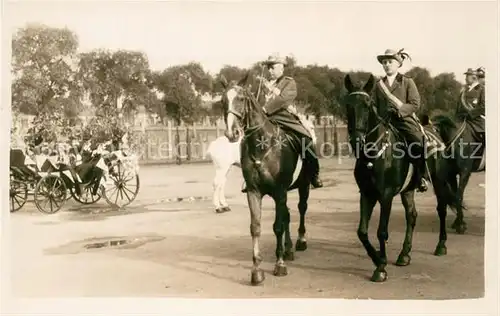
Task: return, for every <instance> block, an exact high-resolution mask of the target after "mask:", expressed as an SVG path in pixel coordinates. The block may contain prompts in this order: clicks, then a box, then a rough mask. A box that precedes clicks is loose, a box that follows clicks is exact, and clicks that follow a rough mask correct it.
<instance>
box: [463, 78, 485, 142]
mask: <svg viewBox="0 0 500 316" xmlns="http://www.w3.org/2000/svg"><path fill="white" fill-rule="evenodd" d="M483 74H484V73H483ZM464 75H465V82H466V84H465V86H464V87H463V88H462V90H461V91H460V97H459V101H458V104H457V110H456V116H457V117H458V118H459V119H461V120H464V121H465V122H466V123H467V124H468V125H469V126H470V127H471V128H472V130H473V132H474V135H475V138H477V140H478V141H481V142H482V144H483V147H484V145H485V87H484V85H482V84H480V82H479V80H478V79H479V78H478V77H479V76H480V74H479V73H478V71H477V70H473V69H472V68H469V69H467V71H466V72H465V73H464ZM483 77H484V75H483Z"/></svg>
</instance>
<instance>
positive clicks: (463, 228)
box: [455, 223, 467, 235]
mask: <svg viewBox="0 0 500 316" xmlns="http://www.w3.org/2000/svg"><path fill="white" fill-rule="evenodd" d="M455 231H456V232H457V234H460V235H463V234H465V232H466V231H467V225H466V224H465V223H462V224H458V225H457V227H455Z"/></svg>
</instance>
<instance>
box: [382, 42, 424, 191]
mask: <svg viewBox="0 0 500 316" xmlns="http://www.w3.org/2000/svg"><path fill="white" fill-rule="evenodd" d="M408 57H409V55H408V54H407V53H405V52H403V50H402V49H401V50H399V51H395V50H392V49H387V50H386V51H385V53H384V54H381V55H378V56H377V60H378V62H379V63H381V64H382V66H383V68H384V71H385V73H386V75H385V76H384V77H383V78H381V79H380V80H379V81H378V82H377V84H376V87H375V90H374V99H375V102H376V106H377V111H378V114H379V115H380V116H381V117H390V119H391V124H392V125H393V126H394V127H395V128H396V129H397V130H398V131H399V132H401V133H402V134H403V136H404V138H405V139H406V142H407V143H408V149H409V150H408V151H409V153H410V160H411V161H412V163H413V164H414V165H415V167H416V168H415V169H416V170H415V171H416V174H417V177H418V179H419V182H420V183H419V186H418V191H420V192H424V191H427V181H426V179H425V175H426V172H425V169H426V168H425V149H424V145H425V144H424V135H423V132H422V129H421V128H422V127H421V126H420V124H419V122H418V118H417V116H416V112H417V110H418V109H419V107H420V94H419V92H418V90H417V86H416V85H415V82H414V81H413V79H412V78H410V77H407V76H405V75H403V74H401V73H399V68H400V67H401V66H402V65H403V62H404V60H405V59H406V58H408Z"/></svg>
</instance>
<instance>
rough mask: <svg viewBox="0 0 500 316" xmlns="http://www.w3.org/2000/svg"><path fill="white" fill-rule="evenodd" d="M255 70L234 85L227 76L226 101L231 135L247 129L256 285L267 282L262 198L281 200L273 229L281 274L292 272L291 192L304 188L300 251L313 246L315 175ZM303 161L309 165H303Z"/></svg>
mask: <svg viewBox="0 0 500 316" xmlns="http://www.w3.org/2000/svg"><path fill="white" fill-rule="evenodd" d="M248 76H249V74H247V76H246V77H245V78H243V79H242V80H241V81H240V82H239V83H238V84H231V85H230V84H228V83H227V80H226V79H225V78H224V77H222V78H221V82H222V85H223V87H224V90H225V91H224V94H223V98H222V103H223V105H224V110H225V114H226V115H227V124H226V136H227V137H228V138H229V140H230V141H237V140H238V139H239V134H238V133H237V131H239V130H242V131H243V133H244V135H243V139H242V140H241V147H240V148H241V161H240V162H241V163H240V165H241V169H242V172H243V177H244V179H245V182H246V185H247V199H248V206H249V208H250V218H251V220H250V233H251V235H252V242H253V268H252V274H251V284H252V285H257V284H260V283H261V282H263V281H264V273H263V271H262V270H261V268H260V264H261V262H262V256H261V254H260V244H259V242H260V235H261V214H262V198H263V197H264V196H265V195H269V196H270V197H271V198H272V199H273V200H274V202H275V205H276V208H275V220H274V224H273V231H274V234H275V236H276V264H275V268H274V275H275V276H284V275H287V273H288V272H287V267H286V265H285V260H293V259H294V253H293V251H292V247H293V242H292V240H291V237H290V212H289V208H288V206H287V194H288V191H290V190H293V189H296V188H298V191H299V203H298V209H299V213H300V224H299V230H298V232H299V237H298V240H297V243H296V245H295V249H296V250H297V251H303V250H306V248H307V242H306V239H305V233H306V228H305V215H306V211H307V200H308V198H309V189H310V184H311V178H310V176H309V174H311V172H308V170H307V169H308V168H307V165H306V164H304V165H302V161H301V155H300V154H299V151H300V149H301V148H304V147H303V145H304V144H303V143H301V142H299V141H298V140H297V138H294V137H292V135H290V134H289V133H286V132H285V131H284V130H283V129H282V128H280V127H279V126H278V125H276V124H275V123H273V122H271V121H270V120H269V119H268V117H267V115H266V114H265V113H264V111H263V110H262V106H261V105H259V104H258V102H257V100H256V99H255V97H254V95H253V94H252V93H251V91H250V90H249V88H248V84H247V80H248ZM302 166H304V167H303V168H302Z"/></svg>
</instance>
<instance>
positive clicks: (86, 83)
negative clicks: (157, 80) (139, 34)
mask: <svg viewBox="0 0 500 316" xmlns="http://www.w3.org/2000/svg"><path fill="white" fill-rule="evenodd" d="M77 78H78V80H79V82H80V83H81V87H82V89H83V91H85V93H87V94H88V95H89V98H90V102H91V103H92V104H93V105H94V106H95V107H98V108H99V107H102V106H111V107H114V108H116V107H118V108H119V107H121V106H123V109H122V110H123V111H124V112H125V113H127V112H133V111H135V110H136V109H137V107H138V106H140V105H144V106H145V107H148V106H149V103H150V102H151V101H154V100H155V97H156V96H155V94H154V92H153V91H152V89H151V83H150V80H151V71H150V69H149V62H148V59H147V57H146V56H145V55H144V54H143V53H142V52H135V51H125V50H119V51H115V52H110V51H107V50H94V51H91V52H88V53H82V54H80V62H79V67H78V74H77ZM118 100H120V101H121V102H122V103H123V104H118Z"/></svg>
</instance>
